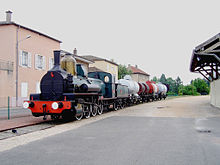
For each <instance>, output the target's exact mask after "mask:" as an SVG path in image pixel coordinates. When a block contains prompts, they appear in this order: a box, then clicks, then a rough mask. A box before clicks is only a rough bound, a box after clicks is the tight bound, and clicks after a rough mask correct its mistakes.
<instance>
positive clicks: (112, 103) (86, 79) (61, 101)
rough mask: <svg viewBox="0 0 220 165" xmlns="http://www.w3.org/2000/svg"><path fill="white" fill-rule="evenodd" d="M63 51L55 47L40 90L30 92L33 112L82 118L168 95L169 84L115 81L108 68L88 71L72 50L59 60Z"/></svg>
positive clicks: (126, 78) (34, 113)
mask: <svg viewBox="0 0 220 165" xmlns="http://www.w3.org/2000/svg"><path fill="white" fill-rule="evenodd" d="M60 53H61V52H60V51H54V67H53V68H52V69H51V70H49V71H48V72H47V73H46V74H45V75H44V76H43V77H42V79H41V82H40V89H41V93H40V94H31V95H30V100H28V101H24V103H23V107H24V108H28V109H30V110H31V112H32V114H33V116H35V117H39V116H44V119H46V118H47V116H48V115H50V116H51V118H52V119H59V118H60V116H62V118H63V119H64V120H72V119H76V120H81V119H82V118H83V117H85V118H89V117H90V116H96V115H97V114H99V115H101V114H102V113H103V110H104V109H113V110H118V109H120V108H123V107H124V106H128V105H133V104H138V103H140V102H145V101H150V100H151V101H153V100H158V99H162V98H164V99H165V98H166V92H167V87H166V86H165V85H164V84H161V83H159V84H155V83H152V82H150V81H148V82H146V83H137V82H135V81H132V80H131V77H130V76H125V77H124V79H120V80H118V82H116V83H115V82H114V80H113V77H112V75H111V74H110V73H107V72H90V73H87V71H86V70H85V68H84V67H83V65H81V64H76V61H75V59H74V58H73V57H72V56H71V54H65V56H64V57H63V58H62V59H61V60H60V58H61V55H60Z"/></svg>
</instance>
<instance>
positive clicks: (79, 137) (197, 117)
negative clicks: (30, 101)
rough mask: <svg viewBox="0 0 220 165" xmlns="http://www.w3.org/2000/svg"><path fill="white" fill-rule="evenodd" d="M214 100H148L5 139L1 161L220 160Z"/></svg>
mask: <svg viewBox="0 0 220 165" xmlns="http://www.w3.org/2000/svg"><path fill="white" fill-rule="evenodd" d="M208 99H209V98H208V97H207V96H200V97H185V98H178V99H171V100H167V101H163V102H153V103H147V104H142V105H138V106H134V107H129V108H126V109H124V110H120V111H117V112H111V113H108V114H104V115H102V116H97V117H95V118H91V119H89V120H83V121H80V122H73V123H67V124H63V125H58V126H56V127H53V128H51V129H47V130H43V131H38V132H34V133H30V134H26V135H22V136H17V137H13V138H10V139H6V140H2V141H0V151H2V152H0V162H1V164H18V165H19V164H47V165H49V164H83V165H84V164H89V165H92V164H95V165H99V164H109V165H110V164H111V165H115V164H120V165H121V164H122V165H123V164H126V165H127V164H131V165H133V164H140V165H142V164H143V165H146V164H156V165H160V164H161V165H177V164H178V165H185V164H186V165H207V164H210V165H215V164H216V165H217V164H218V165H219V164H220V128H219V125H220V110H219V109H217V108H213V107H211V106H210V105H209V103H208Z"/></svg>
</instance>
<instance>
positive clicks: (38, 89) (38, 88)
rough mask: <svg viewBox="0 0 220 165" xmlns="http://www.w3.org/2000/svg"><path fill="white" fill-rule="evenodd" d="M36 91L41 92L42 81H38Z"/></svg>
mask: <svg viewBox="0 0 220 165" xmlns="http://www.w3.org/2000/svg"><path fill="white" fill-rule="evenodd" d="M36 93H40V82H39V81H38V82H36Z"/></svg>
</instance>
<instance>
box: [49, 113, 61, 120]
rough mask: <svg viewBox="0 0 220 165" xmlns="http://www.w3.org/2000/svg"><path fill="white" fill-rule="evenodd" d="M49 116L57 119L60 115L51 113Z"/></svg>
mask: <svg viewBox="0 0 220 165" xmlns="http://www.w3.org/2000/svg"><path fill="white" fill-rule="evenodd" d="M50 117H51V119H52V120H58V119H59V118H60V115H59V114H52V115H51V116H50Z"/></svg>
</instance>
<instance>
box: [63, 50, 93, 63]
mask: <svg viewBox="0 0 220 165" xmlns="http://www.w3.org/2000/svg"><path fill="white" fill-rule="evenodd" d="M61 54H71V55H72V56H73V57H74V58H75V59H76V60H79V61H83V62H85V63H88V64H92V63H93V61H91V60H88V59H86V58H84V57H82V56H78V55H74V54H73V53H70V52H67V51H65V50H61Z"/></svg>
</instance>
